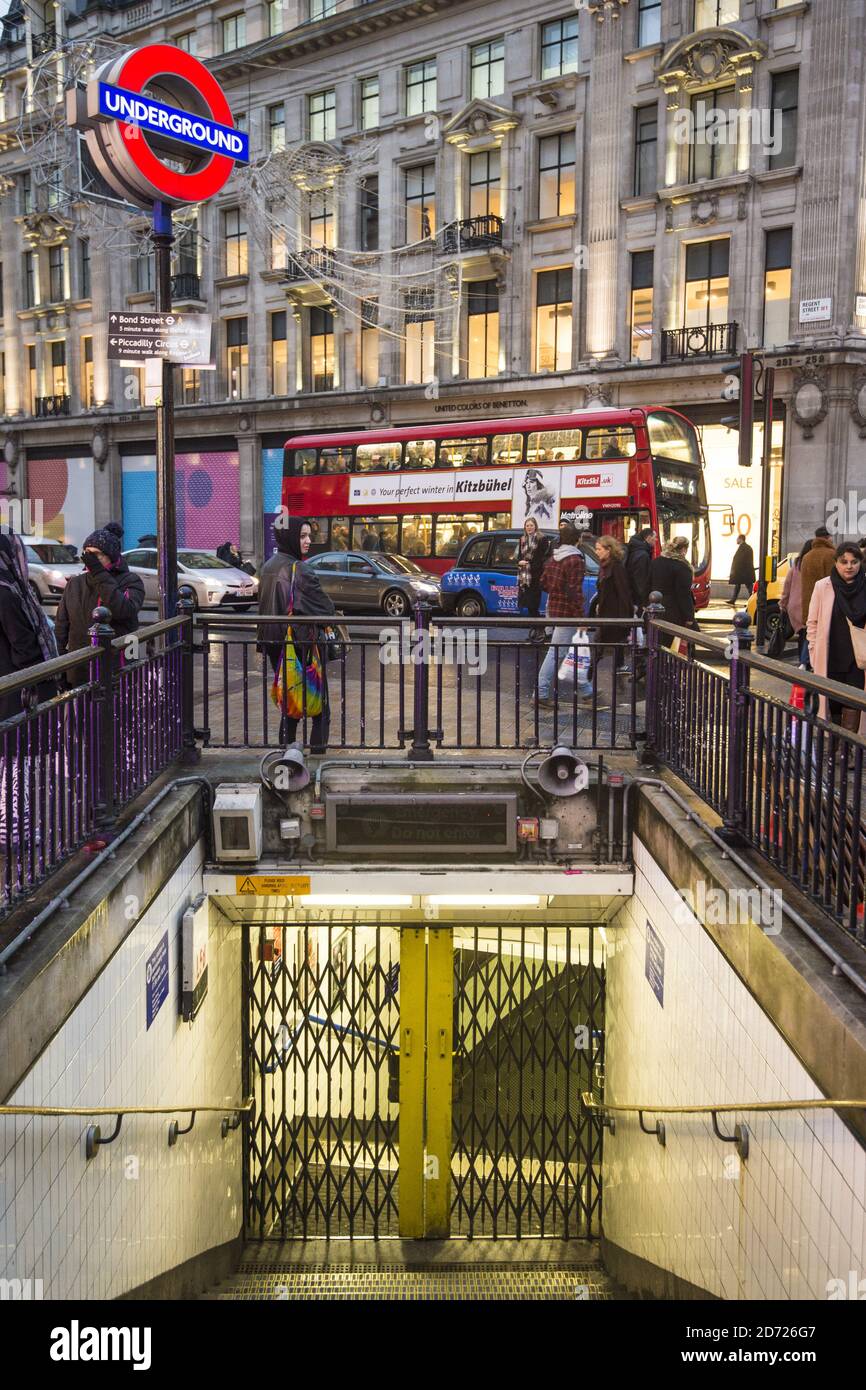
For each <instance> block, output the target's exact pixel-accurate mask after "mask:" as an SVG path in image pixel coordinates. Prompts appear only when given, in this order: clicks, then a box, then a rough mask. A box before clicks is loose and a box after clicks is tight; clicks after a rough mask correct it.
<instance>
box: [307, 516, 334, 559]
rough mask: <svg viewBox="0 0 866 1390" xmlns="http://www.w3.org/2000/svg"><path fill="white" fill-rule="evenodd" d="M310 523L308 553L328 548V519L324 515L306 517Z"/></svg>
mask: <svg viewBox="0 0 866 1390" xmlns="http://www.w3.org/2000/svg"><path fill="white" fill-rule="evenodd" d="M307 520H308V521H309V523H310V553H311V554H313V553H314V552H315V553H318V552H319V551H321V550H327V549H328V521H329V518H328V517H326V516H310V517H307Z"/></svg>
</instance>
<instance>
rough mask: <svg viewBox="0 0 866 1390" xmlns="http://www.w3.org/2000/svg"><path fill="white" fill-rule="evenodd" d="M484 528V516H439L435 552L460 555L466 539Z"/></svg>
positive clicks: (443, 554) (445, 554)
mask: <svg viewBox="0 0 866 1390" xmlns="http://www.w3.org/2000/svg"><path fill="white" fill-rule="evenodd" d="M483 530H484V517H483V516H437V518H436V552H435V553H436V554H437V555H442V556H449V557H450V556H452V555H459V554H460V547H461V546H462V545H463V543H464V541H468V539H469V537H470V536H475V535H477V534H478V532H479V531H483Z"/></svg>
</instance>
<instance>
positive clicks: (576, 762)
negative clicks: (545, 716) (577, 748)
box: [538, 744, 589, 796]
mask: <svg viewBox="0 0 866 1390" xmlns="http://www.w3.org/2000/svg"><path fill="white" fill-rule="evenodd" d="M538 785H539V786H540V787H541V789H542V791H545V792H547V794H548V796H577V794H578V792H582V791H583V790H584V789H585V788H586V787H587V786H588V785H589V768H588V767H587V765H586V763H583V762H581V760H580V758H579V757H578V756H577V754H576V753H575V752H574V751H573V750H572V749H571V748H566V747H565V746H564V745H563V744H560V745H559V746H558V747H557V748H554V750H553V752H552V753H551V754H550V755H549V757H547V758H545V759H544V762H543V763H542V764H541V766H540V767H539V769H538Z"/></svg>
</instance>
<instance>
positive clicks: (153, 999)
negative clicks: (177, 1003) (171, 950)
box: [145, 932, 168, 1028]
mask: <svg viewBox="0 0 866 1390" xmlns="http://www.w3.org/2000/svg"><path fill="white" fill-rule="evenodd" d="M145 979H146V981H147V1026H148V1028H149V1027H150V1025H151V1024H152V1023H153V1020H154V1019H155V1018H156V1016H157V1014H158V1013H159V1011H160V1009H161V1008H162V1006H163V1004H164V1003H165V1001H166V999H167V998H168V932H166V933H165V935H164V937H163V938H162V940H161V941H160V943H159V945H158V946H155V947H154V949H153V950H152V951H151V953H150V955H149V956H148V958H147V967H146V970H145Z"/></svg>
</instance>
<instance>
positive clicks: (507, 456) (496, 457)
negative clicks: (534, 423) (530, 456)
mask: <svg viewBox="0 0 866 1390" xmlns="http://www.w3.org/2000/svg"><path fill="white" fill-rule="evenodd" d="M525 445H526V437H525V435H522V434H495V435H494V436H493V462H494V463H500V464H508V463H520V461H521V459H524V458H525V457H526V451H525Z"/></svg>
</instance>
